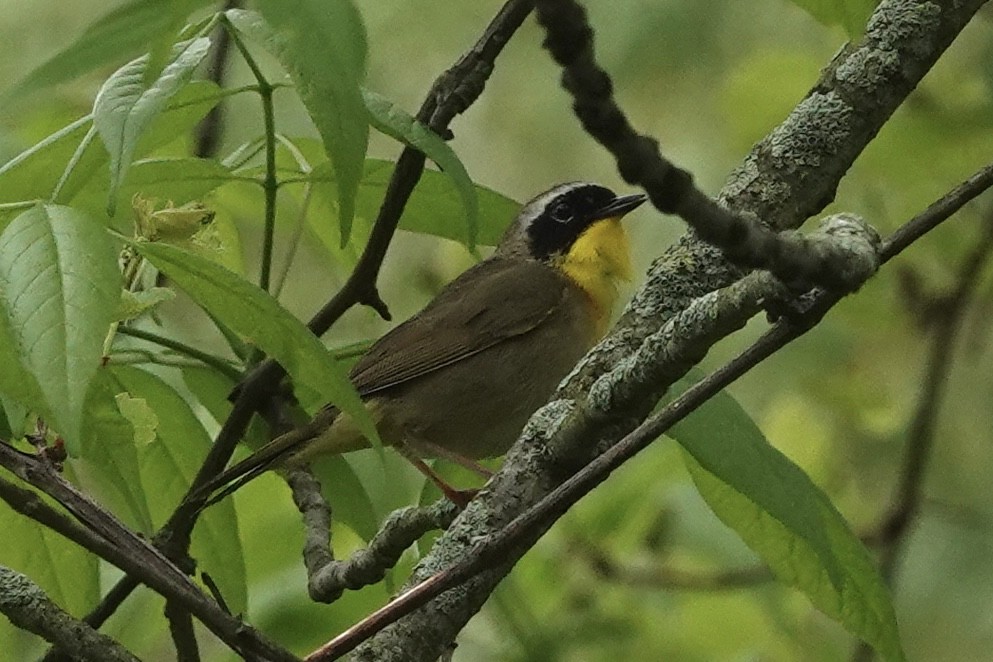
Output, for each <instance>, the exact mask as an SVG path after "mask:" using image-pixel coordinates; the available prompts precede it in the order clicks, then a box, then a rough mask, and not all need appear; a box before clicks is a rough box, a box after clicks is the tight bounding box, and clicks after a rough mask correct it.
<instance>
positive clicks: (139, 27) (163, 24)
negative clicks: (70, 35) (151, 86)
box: [4, 0, 213, 100]
mask: <svg viewBox="0 0 993 662" xmlns="http://www.w3.org/2000/svg"><path fill="white" fill-rule="evenodd" d="M165 4H166V3H163V2H162V0H132V2H129V3H127V4H124V5H122V6H120V7H118V8H116V9H114V10H113V11H111V12H109V13H107V14H104V15H103V16H102V17H100V18H99V19H97V20H96V21H95V22H93V23H92V24H90V26H89V27H88V28H86V31H85V32H84V33H83V34H82V35H80V36H79V38H78V39H76V41H74V42H73V43H72V44H70V45H69V46H68V47H67V48H65V49H63V50H62V51H60V52H59V53H57V54H55V55H53V56H52V57H51V58H49V59H48V60H47V61H46V62H44V63H43V64H42V65H41V66H39V67H38V68H36V69H35V70H33V71H31V72H30V73H29V74H28V75H27V76H25V77H24V78H23V79H21V81H20V82H18V83H17V84H16V85H14V87H13V88H11V89H10V90H9V91H8V92H7V93H6V94H5V95H4V97H5V99H7V100H11V99H13V98H15V97H19V96H22V95H24V94H27V93H30V92H33V91H35V90H38V89H40V88H42V87H45V86H48V85H55V84H57V83H62V82H65V81H69V80H73V79H75V78H78V77H79V76H80V75H82V74H85V73H87V72H90V71H93V70H95V69H97V68H99V67H102V66H104V65H107V64H111V63H113V62H115V61H117V62H119V61H121V60H122V59H124V58H126V57H130V56H133V55H134V54H135V53H140V52H142V51H144V50H147V49H148V44H149V43H150V42H152V41H153V40H155V39H157V38H158V37H159V36H160V35H162V34H163V33H166V32H167V31H168V28H169V26H171V25H173V24H175V23H176V21H177V19H178V20H180V21H181V20H182V19H183V18H185V16H186V15H187V14H189V12H190V11H192V10H193V9H194V8H195V7H198V6H206V5H210V4H213V3H212V1H211V0H192V1H191V0H185V1H184V2H181V3H178V4H177V3H173V4H174V5H177V6H175V7H174V11H172V12H170V11H169V9H170V8H169V7H164V5H165Z"/></svg>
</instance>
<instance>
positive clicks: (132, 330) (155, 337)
mask: <svg viewBox="0 0 993 662" xmlns="http://www.w3.org/2000/svg"><path fill="white" fill-rule="evenodd" d="M117 332H118V333H120V334H121V335H125V336H131V337H133V338H140V339H141V340H147V341H148V342H151V343H155V344H156V345H161V346H162V347H167V348H168V349H171V350H173V351H175V352H178V353H179V354H183V355H185V356H189V357H190V358H193V359H196V360H197V361H199V362H200V363H203V364H204V365H207V366H210V367H211V368H213V369H214V370H217V371H218V372H219V373H221V374H222V375H224V376H225V377H228V378H230V379H232V380H237V379H238V378H239V376H240V373H239V372H238V370H237V368H235V367H234V365H232V364H231V363H230V362H228V361H225V360H224V359H222V358H220V357H219V356H214V355H213V354H209V353H207V352H204V351H201V350H199V349H197V348H196V347H193V346H192V345H187V344H186V343H184V342H182V341H180V340H176V339H175V338H169V337H166V336H163V335H160V334H158V333H155V332H153V331H146V330H144V329H139V328H136V327H133V326H124V325H121V326H119V327H117Z"/></svg>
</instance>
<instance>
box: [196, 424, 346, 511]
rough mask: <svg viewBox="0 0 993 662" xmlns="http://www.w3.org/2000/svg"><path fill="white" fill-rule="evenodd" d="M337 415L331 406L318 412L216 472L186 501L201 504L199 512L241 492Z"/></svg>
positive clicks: (321, 429) (314, 435)
mask: <svg viewBox="0 0 993 662" xmlns="http://www.w3.org/2000/svg"><path fill="white" fill-rule="evenodd" d="M337 413H338V412H337V409H334V408H332V407H328V408H327V409H323V410H321V411H320V412H318V414H317V415H316V416H315V417H314V418H313V420H311V421H310V422H309V423H307V424H306V425H302V426H300V427H298V428H294V429H293V430H290V431H289V432H287V433H286V434H283V435H280V436H278V437H276V438H275V439H273V440H272V441H270V442H269V443H268V444H266V445H265V446H263V447H262V448H260V449H258V450H257V451H255V452H254V453H252V454H251V455H249V456H248V457H246V458H245V459H244V460H242V461H241V462H238V463H237V464H234V465H232V466H230V467H228V468H227V469H225V470H224V471H222V472H221V473H219V474H218V475H217V476H216V477H214V478H213V479H212V480H210V481H209V482H207V483H205V484H204V485H202V486H201V487H200V488H199V489H197V490H196V491H195V492H194V493H193V494H192V495H191V496H190V499H189V500H190V501H193V502H195V503H201V502H202V505H200V506H198V510H203V509H205V508H208V507H210V506H212V505H214V504H215V503H217V502H218V501H220V500H221V499H223V498H224V497H226V496H227V495H229V494H231V493H232V492H234V491H236V490H238V489H240V488H241V486H242V485H244V484H245V483H247V482H249V481H251V480H252V479H253V478H255V477H256V476H258V475H260V474H263V473H265V472H266V471H268V470H269V469H272V468H273V467H274V466H277V465H279V464H281V463H282V461H283V460H285V459H286V458H288V457H289V456H290V455H292V454H293V453H295V452H296V451H298V450H300V449H301V448H303V446H304V445H306V443H307V442H308V441H310V440H311V439H314V438H315V437H317V436H319V435H320V434H321V433H323V432H324V431H325V430H326V429H327V428H328V426H330V425H331V423H333V422H334V419H335V417H336V416H337Z"/></svg>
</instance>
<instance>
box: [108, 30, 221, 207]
mask: <svg viewBox="0 0 993 662" xmlns="http://www.w3.org/2000/svg"><path fill="white" fill-rule="evenodd" d="M209 49H210V39H208V38H207V37H199V38H197V39H191V40H189V41H186V42H182V43H180V44H177V45H176V46H175V48H174V49H173V58H172V60H171V61H170V62H169V64H167V65H166V66H165V68H164V69H163V70H162V72H161V73H160V74H159V76H158V77H157V78H156V79H155V80H154V81H151V82H149V83H147V84H146V81H145V80H144V78H145V70H146V68H147V67H148V56H142V57H140V58H137V59H135V60H132V61H131V62H129V63H128V64H126V65H124V66H123V67H121V68H120V69H118V70H117V71H115V72H114V73H113V74H111V76H110V78H108V79H107V81H106V82H105V83H104V84H103V86H102V87H101V88H100V91H99V92H98V93H97V98H96V100H95V101H94V103H93V125H94V126H95V127H96V129H97V132H98V133H99V134H100V138H101V139H102V140H103V143H104V146H105V147H106V148H107V152H108V153H109V154H110V199H109V201H108V204H107V209H108V213H109V214H110V215H111V216H113V215H114V209H115V207H116V205H117V190H118V188H119V187H120V185H121V183H122V182H123V181H124V177H125V176H126V175H127V170H128V168H129V166H130V165H131V160H132V159H133V157H134V153H135V149H136V148H137V146H138V140H139V139H140V138H141V135H142V133H143V132H144V131H145V130H146V129H147V128H148V126H149V125H150V123H151V122H152V120H153V119H154V118H155V117H156V116H157V115H158V114H159V113H160V112H161V111H162V110H163V109H164V108H165V106H166V103H167V102H168V101H169V99H170V97H172V96H173V95H174V94H176V92H178V91H179V90H180V89H181V88H182V87H183V86H184V85H185V84H186V83H187V81H189V79H190V76H192V75H193V71H194V70H195V69H196V67H197V66H198V65H199V64H200V62H202V61H203V59H204V57H206V55H207V52H208V50H209Z"/></svg>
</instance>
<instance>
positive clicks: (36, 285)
mask: <svg viewBox="0 0 993 662" xmlns="http://www.w3.org/2000/svg"><path fill="white" fill-rule="evenodd" d="M120 293H121V277H120V273H119V272H118V269H117V251H116V250H115V249H114V245H113V242H112V241H111V240H110V237H109V236H108V235H107V233H106V231H105V230H104V229H103V227H102V226H101V225H99V224H96V223H93V222H91V221H89V220H88V219H86V218H85V217H84V216H82V215H80V214H79V213H77V212H75V211H74V210H72V209H69V208H68V207H59V206H57V205H38V206H37V207H35V208H33V209H31V210H30V211H27V212H24V213H23V214H21V215H20V216H18V217H17V218H16V219H14V220H13V221H12V222H11V223H10V225H8V226H7V228H6V229H5V230H4V231H3V233H2V234H0V389H2V390H3V391H5V393H6V394H7V395H8V396H10V397H13V398H14V399H16V400H18V401H20V402H21V403H22V404H24V405H26V406H28V407H30V408H31V409H32V410H33V411H35V412H38V413H39V414H40V415H42V416H43V417H44V418H45V419H46V420H47V421H48V423H49V424H50V425H51V426H52V427H53V428H54V429H55V430H57V431H58V432H59V433H60V434H61V435H62V436H63V438H64V439H65V441H66V444H67V445H68V448H69V450H70V453H72V452H74V451H75V449H76V448H78V446H77V445H78V443H79V437H80V424H81V421H82V417H83V402H84V400H85V397H86V391H87V387H88V385H89V383H90V380H91V379H92V378H93V376H94V374H95V373H96V371H97V369H98V368H99V367H100V361H101V356H102V348H103V342H104V338H105V336H106V335H107V332H108V328H109V326H110V323H111V322H112V321H113V320H114V318H115V314H116V312H117V306H118V303H119V301H120V298H121V294H120Z"/></svg>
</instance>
